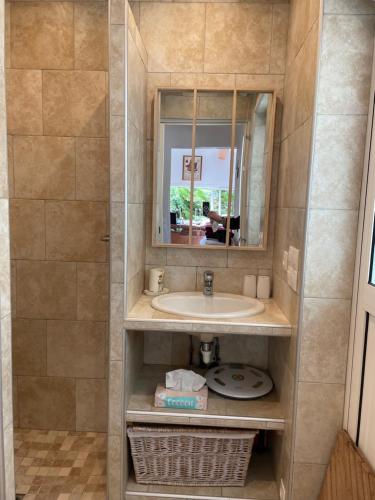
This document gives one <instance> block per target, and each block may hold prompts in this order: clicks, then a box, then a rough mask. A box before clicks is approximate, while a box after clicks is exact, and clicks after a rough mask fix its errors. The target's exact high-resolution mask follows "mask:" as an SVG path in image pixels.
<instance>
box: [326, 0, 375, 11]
mask: <svg viewBox="0 0 375 500" xmlns="http://www.w3.org/2000/svg"><path fill="white" fill-rule="evenodd" d="M324 13H325V14H375V7H374V4H373V3H372V0H326V1H325V2H324Z"/></svg>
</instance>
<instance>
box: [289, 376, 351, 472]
mask: <svg viewBox="0 0 375 500" xmlns="http://www.w3.org/2000/svg"><path fill="white" fill-rule="evenodd" d="M297 397H298V408H297V415H296V441H295V458H294V459H295V461H296V462H302V463H309V464H327V463H328V461H329V457H330V454H331V451H332V447H333V445H334V443H335V441H336V436H337V432H338V431H339V430H340V429H341V428H342V412H343V404H344V386H343V385H339V384H310V383H305V382H300V383H299V384H298V395H297Z"/></svg>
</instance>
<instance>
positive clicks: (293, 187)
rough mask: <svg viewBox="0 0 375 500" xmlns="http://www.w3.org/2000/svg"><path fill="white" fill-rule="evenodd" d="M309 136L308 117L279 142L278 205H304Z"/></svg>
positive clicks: (309, 121) (307, 172) (297, 206)
mask: <svg viewBox="0 0 375 500" xmlns="http://www.w3.org/2000/svg"><path fill="white" fill-rule="evenodd" d="M311 137H312V120H311V119H309V120H307V121H306V122H305V123H304V124H303V125H301V126H300V127H299V128H297V130H295V131H294V132H292V134H291V135H289V136H288V137H287V138H286V139H285V140H284V141H283V142H282V143H281V151H280V164H279V179H278V183H279V199H278V206H281V207H293V208H305V207H306V201H307V200H306V196H307V180H308V174H309V168H310V154H311ZM276 231H277V228H276Z"/></svg>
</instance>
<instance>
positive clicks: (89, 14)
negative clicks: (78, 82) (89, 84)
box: [74, 2, 108, 70]
mask: <svg viewBox="0 0 375 500" xmlns="http://www.w3.org/2000/svg"><path fill="white" fill-rule="evenodd" d="M74 67H75V68H76V69H86V70H101V69H104V70H105V69H107V68H108V4H107V2H76V3H75V4H74Z"/></svg>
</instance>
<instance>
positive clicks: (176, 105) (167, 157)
mask: <svg viewBox="0 0 375 500" xmlns="http://www.w3.org/2000/svg"><path fill="white" fill-rule="evenodd" d="M158 97H159V99H160V117H159V124H158V138H157V146H158V147H157V150H156V166H157V168H156V172H155V176H156V183H155V185H154V193H155V189H156V196H155V194H154V218H155V232H156V234H155V239H156V242H157V243H161V244H175V245H188V244H189V224H190V184H191V182H190V170H191V157H192V130H193V110H194V105H193V104H194V93H193V91H164V92H162V93H160V94H159V96H158Z"/></svg>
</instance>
